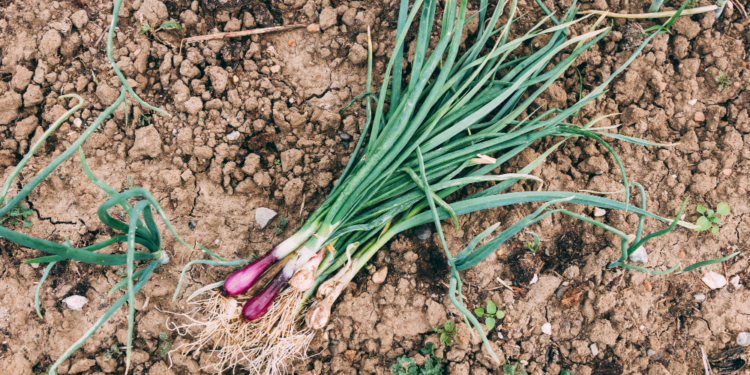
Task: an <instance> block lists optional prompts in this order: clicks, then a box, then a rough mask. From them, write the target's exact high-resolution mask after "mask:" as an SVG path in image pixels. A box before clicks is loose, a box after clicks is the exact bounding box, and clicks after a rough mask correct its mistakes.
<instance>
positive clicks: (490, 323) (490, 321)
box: [484, 318, 495, 331]
mask: <svg viewBox="0 0 750 375" xmlns="http://www.w3.org/2000/svg"><path fill="white" fill-rule="evenodd" d="M484 325H486V326H487V330H488V331H491V330H492V329H493V328H495V318H487V319H485V320H484Z"/></svg>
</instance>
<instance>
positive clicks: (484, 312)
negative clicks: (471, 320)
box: [474, 301, 505, 331]
mask: <svg viewBox="0 0 750 375" xmlns="http://www.w3.org/2000/svg"><path fill="white" fill-rule="evenodd" d="M474 314H476V315H477V317H478V318H480V319H481V318H483V317H484V325H485V326H487V330H488V331H492V329H493V328H495V323H496V322H497V320H500V319H502V318H505V311H503V310H499V309H498V308H497V306H495V303H494V302H492V301H489V302H487V308H486V309H483V308H481V307H478V308H476V309H474ZM495 319H497V320H495Z"/></svg>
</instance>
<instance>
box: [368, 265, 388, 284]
mask: <svg viewBox="0 0 750 375" xmlns="http://www.w3.org/2000/svg"><path fill="white" fill-rule="evenodd" d="M386 276H388V267H387V266H384V267H383V268H381V269H379V270H378V271H377V272H375V273H374V274H373V275H372V281H373V282H374V283H375V284H382V283H383V282H384V281H385V278H386Z"/></svg>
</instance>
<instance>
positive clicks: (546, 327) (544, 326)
mask: <svg viewBox="0 0 750 375" xmlns="http://www.w3.org/2000/svg"><path fill="white" fill-rule="evenodd" d="M542 333H546V334H548V335H550V336H552V324H549V323H544V324H542Z"/></svg>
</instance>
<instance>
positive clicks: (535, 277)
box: [529, 274, 539, 284]
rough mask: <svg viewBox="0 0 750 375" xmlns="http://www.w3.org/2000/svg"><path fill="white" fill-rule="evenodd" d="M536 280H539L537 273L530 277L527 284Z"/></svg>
mask: <svg viewBox="0 0 750 375" xmlns="http://www.w3.org/2000/svg"><path fill="white" fill-rule="evenodd" d="M537 281H539V276H537V274H534V277H532V278H531V281H529V284H536V282H537Z"/></svg>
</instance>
